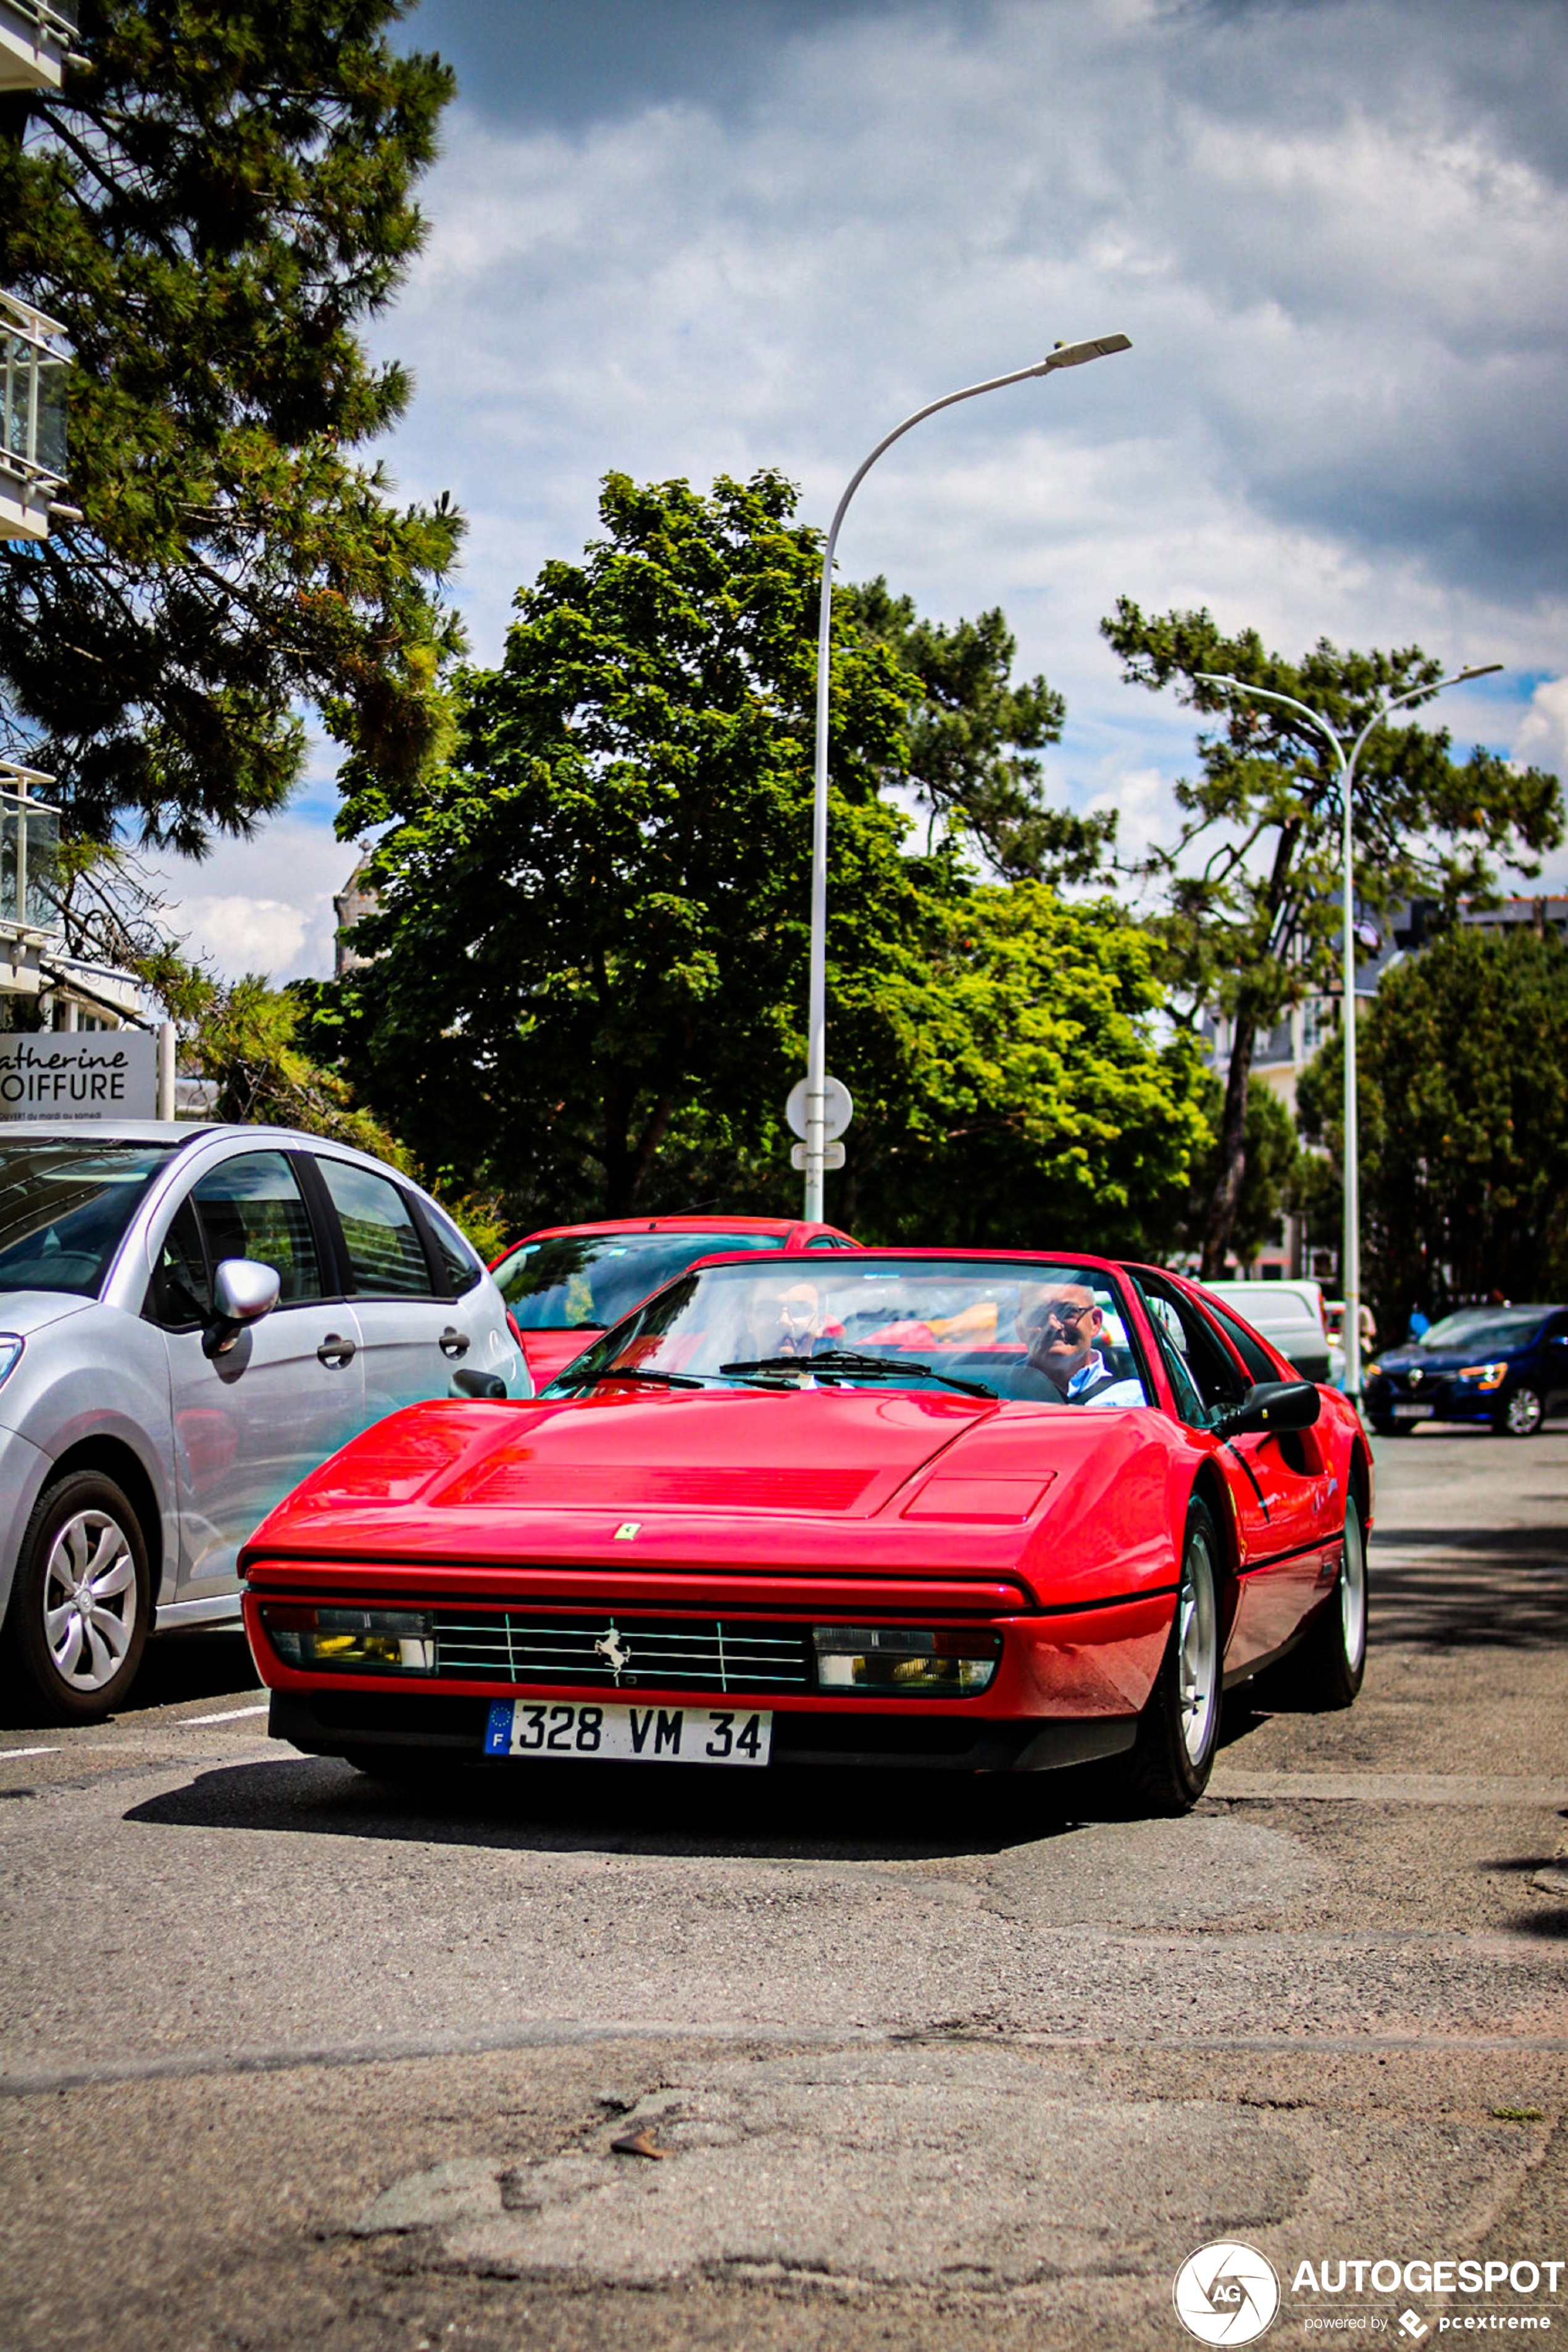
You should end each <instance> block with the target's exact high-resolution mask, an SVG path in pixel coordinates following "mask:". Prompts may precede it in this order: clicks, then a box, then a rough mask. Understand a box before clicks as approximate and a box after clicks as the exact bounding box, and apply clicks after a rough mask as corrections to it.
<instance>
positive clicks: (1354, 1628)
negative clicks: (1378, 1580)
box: [1340, 1517, 1366, 1674]
mask: <svg viewBox="0 0 1568 2352" xmlns="http://www.w3.org/2000/svg"><path fill="white" fill-rule="evenodd" d="M1340 1627H1341V1631H1342V1633H1343V1636H1344V1644H1345V1662H1346V1664H1348V1665H1349V1667H1350V1669H1351V1672H1352V1674H1353V1673H1354V1672H1355V1671H1356V1669H1357V1667H1358V1666H1359V1665H1360V1664H1361V1661H1362V1653H1363V1651H1364V1650H1365V1648H1366V1546H1365V1544H1364V1543H1363V1540H1362V1532H1361V1521H1360V1520H1359V1519H1357V1518H1355V1517H1350V1518H1347V1519H1346V1521H1345V1556H1344V1559H1343V1561H1342V1565H1341V1568H1340Z"/></svg>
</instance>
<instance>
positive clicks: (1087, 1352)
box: [1014, 1282, 1145, 1404]
mask: <svg viewBox="0 0 1568 2352" xmlns="http://www.w3.org/2000/svg"><path fill="white" fill-rule="evenodd" d="M1104 1329H1105V1317H1104V1315H1103V1313H1102V1312H1101V1310H1100V1307H1097V1306H1096V1304H1095V1299H1094V1293H1093V1291H1092V1290H1090V1289H1089V1286H1088V1285H1087V1284H1085V1283H1081V1282H1058V1283H1053V1284H1051V1285H1049V1286H1047V1287H1046V1288H1044V1289H1041V1290H1037V1292H1035V1294H1034V1296H1033V1297H1028V1296H1026V1297H1025V1298H1024V1299H1023V1300H1022V1302H1021V1303H1020V1307H1019V1313H1018V1332H1019V1337H1020V1338H1021V1339H1022V1340H1023V1342H1024V1349H1025V1354H1024V1362H1025V1366H1026V1370H1028V1371H1031V1372H1035V1373H1038V1374H1040V1375H1042V1376H1043V1378H1044V1380H1045V1381H1046V1382H1047V1388H1048V1390H1054V1391H1055V1392H1056V1398H1057V1400H1058V1401H1059V1402H1061V1403H1063V1404H1100V1403H1104V1404H1142V1403H1143V1402H1145V1400H1144V1396H1143V1388H1142V1381H1136V1380H1125V1379H1123V1377H1122V1375H1121V1373H1120V1372H1118V1371H1115V1370H1113V1369H1112V1368H1111V1366H1110V1364H1108V1363H1107V1362H1106V1360H1105V1357H1104V1355H1103V1354H1102V1352H1101V1350H1100V1344H1099V1343H1100V1338H1101V1335H1102V1334H1103V1332H1104ZM1033 1392H1035V1393H1042V1394H1043V1393H1046V1392H1047V1391H1033ZM1029 1393H1031V1386H1030V1385H1017V1386H1015V1389H1014V1394H1015V1395H1027V1394H1029Z"/></svg>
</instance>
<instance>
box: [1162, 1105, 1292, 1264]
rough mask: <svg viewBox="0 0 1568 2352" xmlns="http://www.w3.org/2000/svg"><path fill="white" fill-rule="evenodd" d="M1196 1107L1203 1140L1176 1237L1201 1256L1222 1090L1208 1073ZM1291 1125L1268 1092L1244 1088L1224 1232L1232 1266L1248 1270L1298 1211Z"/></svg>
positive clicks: (1216, 1170)
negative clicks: (1235, 1187)
mask: <svg viewBox="0 0 1568 2352" xmlns="http://www.w3.org/2000/svg"><path fill="white" fill-rule="evenodd" d="M1200 1102H1201V1107H1202V1109H1203V1114H1204V1118H1205V1122H1206V1124H1207V1128H1208V1140H1207V1142H1206V1144H1205V1148H1204V1150H1202V1151H1201V1152H1200V1153H1199V1154H1198V1156H1197V1157H1196V1158H1195V1159H1194V1161H1193V1166H1192V1175H1191V1179H1190V1181H1189V1185H1188V1191H1187V1198H1186V1203H1185V1210H1184V1217H1183V1223H1182V1235H1183V1239H1184V1242H1185V1244H1186V1246H1187V1247H1188V1248H1189V1249H1192V1250H1201V1249H1202V1247H1203V1242H1204V1234H1205V1230H1206V1228H1207V1225H1208V1220H1209V1211H1210V1207H1211V1204H1212V1202H1213V1200H1214V1195H1215V1184H1216V1182H1217V1180H1218V1173H1219V1158H1220V1129H1221V1123H1222V1119H1223V1115H1224V1110H1225V1089H1224V1087H1222V1086H1221V1085H1220V1082H1219V1080H1218V1079H1217V1078H1216V1077H1215V1076H1214V1075H1213V1073H1212V1072H1211V1071H1206V1070H1205V1073H1204V1083H1203V1091H1202V1094H1201V1097H1200ZM1304 1156H1305V1155H1304V1154H1303V1152H1302V1150H1301V1147H1300V1143H1299V1142H1298V1140H1297V1136H1296V1123H1295V1121H1294V1120H1293V1119H1292V1118H1291V1116H1290V1114H1289V1110H1288V1109H1287V1108H1286V1107H1285V1105H1284V1103H1283V1102H1282V1101H1281V1099H1280V1097H1279V1096H1278V1095H1277V1094H1276V1093H1275V1091H1274V1089H1273V1087H1270V1086H1268V1085H1266V1084H1265V1082H1264V1080H1263V1079H1261V1078H1257V1077H1255V1078H1251V1079H1249V1080H1248V1081H1247V1171H1246V1174H1245V1175H1244V1176H1243V1178H1242V1182H1241V1192H1240V1196H1239V1198H1238V1199H1237V1206H1236V1218H1235V1222H1234V1223H1233V1224H1232V1226H1231V1230H1230V1247H1231V1250H1232V1253H1233V1254H1234V1255H1235V1256H1236V1258H1237V1262H1238V1264H1240V1265H1244V1266H1245V1265H1250V1264H1251V1263H1252V1261H1253V1259H1254V1258H1255V1257H1256V1256H1257V1255H1258V1251H1259V1250H1260V1249H1262V1248H1263V1247H1264V1245H1265V1244H1267V1243H1268V1242H1271V1241H1272V1240H1273V1239H1274V1237H1275V1235H1276V1234H1277V1233H1278V1232H1279V1221H1280V1219H1281V1217H1283V1216H1284V1215H1285V1214H1286V1213H1287V1212H1289V1211H1295V1210H1297V1209H1299V1207H1300V1181H1301V1165H1302V1160H1303V1159H1304Z"/></svg>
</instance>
